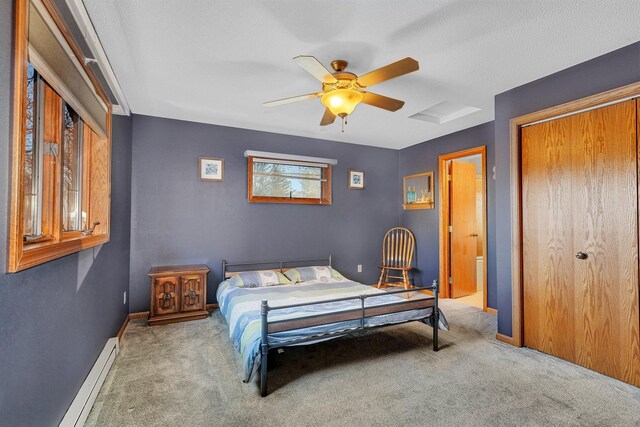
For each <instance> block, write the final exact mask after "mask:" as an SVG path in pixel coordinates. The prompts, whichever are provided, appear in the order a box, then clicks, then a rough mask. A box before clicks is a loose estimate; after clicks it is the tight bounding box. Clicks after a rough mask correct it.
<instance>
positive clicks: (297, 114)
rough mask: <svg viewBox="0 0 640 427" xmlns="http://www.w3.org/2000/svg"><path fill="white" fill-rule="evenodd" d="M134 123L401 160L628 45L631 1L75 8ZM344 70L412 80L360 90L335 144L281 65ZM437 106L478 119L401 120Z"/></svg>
mask: <svg viewBox="0 0 640 427" xmlns="http://www.w3.org/2000/svg"><path fill="white" fill-rule="evenodd" d="M84 3H85V5H86V7H87V10H88V12H89V16H90V17H91V20H92V21H93V23H94V25H95V28H96V31H97V33H98V35H99V37H100V40H101V42H102V44H103V46H104V49H105V51H106V53H107V56H108V57H109V61H110V62H111V65H112V67H113V69H114V70H115V74H116V76H117V78H118V81H119V82H120V84H121V86H122V88H123V90H124V94H125V96H126V98H127V100H128V102H129V104H130V106H131V109H132V111H133V112H134V113H137V114H146V115H152V116H159V117H170V118H176V119H183V120H189V121H195V122H204V123H214V124H219V125H225V126H233V127H239V128H247V129H256V130H262V131H270V132H278V133H283V134H291V135H300V136H307V137H314V138H321V139H329V140H336V141H345V142H350V143H356V144H365V145H372V146H378V147H389V148H403V147H407V146H409V145H413V144H417V143H419V142H422V141H426V140H429V139H433V138H436V137H438V136H441V135H446V134H449V133H452V132H455V131H458V130H461V129H465V128H468V127H471V126H474V125H477V124H481V123H484V122H487V121H490V120H493V115H494V108H493V100H494V95H496V94H498V93H501V92H504V91H506V90H508V89H511V88H513V87H516V86H519V85H522V84H524V83H527V82H530V81H532V80H535V79H537V78H540V77H543V76H546V75H548V74H551V73H554V72H556V71H559V70H562V69H565V68H567V67H569V66H572V65H575V64H578V63H580V62H583V61H586V60H588V59H591V58H594V57H596V56H599V55H601V54H604V53H607V52H610V51H612V50H615V49H617V48H620V47H623V46H626V45H628V44H631V43H633V42H636V41H638V40H640V24H639V22H640V19H639V18H640V1H638V0H606V1H603V0H546V1H543V0H539V1H534V0H528V1H524V0H521V1H520V0H511V1H509V0H502V1H479V0H478V1H472V0H438V1H425V0H418V1H416V0H414V1H406V0H402V1H376V0H359V1H344V0H341V1H299V0H278V1H259V0H252V1H240V0H238V1H212V0H190V1H184V0H162V1H156V0H135V1H133V0H84ZM297 55H314V56H316V57H317V58H318V59H319V60H320V61H321V62H322V63H323V64H325V66H327V67H329V63H330V62H331V60H333V59H337V58H340V59H346V60H347V61H349V63H350V65H349V68H348V71H351V72H353V73H355V74H358V75H362V74H364V73H366V72H368V71H371V70H373V69H376V68H379V67H381V66H383V65H386V64H388V63H390V62H393V61H396V60H398V59H402V58H404V57H406V56H411V57H413V58H415V59H417V60H418V61H419V62H420V70H419V71H417V72H415V73H412V74H409V75H406V76H403V77H399V78H397V79H394V80H390V81H387V82H384V83H381V84H380V85H377V86H374V87H371V88H369V90H370V91H371V92H376V93H379V94H382V95H386V96H390V97H393V98H398V99H402V100H404V101H406V104H405V106H404V107H403V108H402V109H401V110H399V111H397V112H395V113H391V112H387V111H383V110H379V109H377V108H373V107H370V106H368V105H360V106H358V107H357V108H356V110H355V111H354V112H353V114H352V115H351V116H349V119H348V125H347V126H346V128H345V132H344V133H341V132H340V124H339V120H336V123H335V124H334V125H333V126H326V127H320V126H319V122H320V119H321V117H322V114H323V112H324V107H323V106H322V105H321V104H320V100H319V99H318V100H311V101H305V102H301V103H297V104H290V105H286V106H282V107H276V108H271V109H266V108H264V107H262V102H264V101H270V100H274V99H279V98H285V97H289V96H295V95H302V94H306V93H310V92H316V91H319V90H320V89H321V85H320V83H319V82H318V81H317V80H315V79H314V78H313V77H312V76H311V75H309V74H307V73H306V72H305V71H304V70H302V69H301V68H299V67H298V66H297V65H296V64H294V63H293V61H291V58H293V57H294V56H297ZM443 101H450V102H455V103H459V104H465V105H469V106H473V107H478V108H481V111H479V112H476V113H473V114H471V115H469V116H466V117H463V118H461V119H457V120H454V121H452V122H448V123H445V124H435V123H428V122H424V121H419V120H413V119H409V118H408V117H409V116H411V115H412V114H414V113H417V112H418V111H421V110H424V109H425V108H428V107H431V106H433V105H435V104H438V103H440V102H443Z"/></svg>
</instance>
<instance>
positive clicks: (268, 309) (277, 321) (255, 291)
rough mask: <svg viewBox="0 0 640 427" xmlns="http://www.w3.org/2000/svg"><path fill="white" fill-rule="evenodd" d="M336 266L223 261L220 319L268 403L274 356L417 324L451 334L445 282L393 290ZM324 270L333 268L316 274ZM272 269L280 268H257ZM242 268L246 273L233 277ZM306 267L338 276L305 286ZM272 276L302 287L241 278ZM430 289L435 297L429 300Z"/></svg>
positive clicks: (310, 280)
mask: <svg viewBox="0 0 640 427" xmlns="http://www.w3.org/2000/svg"><path fill="white" fill-rule="evenodd" d="M331 261H332V259H331V256H329V257H327V258H320V259H306V260H289V261H276V262H271V261H268V262H251V263H246V262H242V263H229V262H227V261H223V262H222V272H223V277H224V279H225V280H224V281H223V282H222V283H220V285H219V286H218V290H217V294H216V295H217V300H218V304H219V306H220V312H221V313H222V314H223V316H224V317H225V319H226V321H227V323H228V325H229V336H230V338H231V341H232V343H233V345H234V347H235V348H236V349H237V350H238V351H239V352H240V355H241V358H242V362H243V368H244V382H250V381H251V379H252V378H253V377H254V376H255V375H256V373H257V372H258V370H259V371H260V394H261V395H262V396H263V397H264V396H266V395H267V356H268V352H269V350H271V349H277V348H282V347H287V346H294V345H308V344H312V343H317V342H320V341H324V340H328V339H333V338H337V337H340V336H345V335H349V334H354V333H357V332H360V331H363V330H367V329H371V328H375V327H381V326H388V325H395V324H400V323H406V322H412V321H421V322H423V323H425V324H428V325H430V326H432V327H433V325H439V327H440V329H446V330H448V329H449V327H448V324H447V321H446V318H445V317H444V315H443V314H442V312H441V311H440V310H439V308H438V297H437V294H438V283H437V281H435V280H434V283H433V285H432V286H430V287H416V288H413V289H410V290H405V289H401V290H394V291H385V290H381V289H377V288H375V287H373V286H368V285H363V284H361V283H358V282H354V281H351V280H349V279H347V278H345V277H343V276H342V275H340V274H339V273H337V272H336V271H335V270H333V268H332V267H331ZM321 264H324V265H325V266H327V267H308V266H309V265H321ZM266 265H271V266H277V268H272V269H270V270H264V269H256V268H255V267H259V266H261V267H262V268H264V266H266ZM304 265H306V266H307V267H304ZM301 266H302V267H301ZM250 267H253V268H254V269H252V268H250ZM239 268H240V269H241V271H233V270H237V269H239ZM305 268H307V269H308V268H313V269H316V270H317V271H325V270H321V269H323V268H328V269H329V270H327V271H330V273H331V274H330V276H329V275H325V276H322V274H324V273H322V274H321V275H320V276H321V277H315V276H311V277H304V278H302V279H304V280H301V278H300V275H299V274H298V271H306V270H304V269H305ZM316 270H314V271H316ZM265 271H267V272H271V271H272V272H274V273H275V274H277V273H284V274H289V273H295V274H297V277H296V279H298V281H297V282H295V283H293V284H278V285H277V286H275V285H266V286H247V283H242V282H241V280H242V279H240V278H239V277H235V278H234V276H235V275H238V274H241V275H243V276H242V277H245V281H246V277H253V276H246V274H247V273H248V272H254V274H255V273H257V272H262V273H260V274H269V273H264V272H265ZM304 274H307V273H304ZM235 279H238V280H235ZM239 283H241V285H239ZM425 290H429V291H431V292H432V293H433V295H434V296H431V295H427V294H426V293H424V291H425ZM433 350H434V351H438V328H433Z"/></svg>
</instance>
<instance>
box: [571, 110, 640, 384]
mask: <svg viewBox="0 0 640 427" xmlns="http://www.w3.org/2000/svg"><path fill="white" fill-rule="evenodd" d="M572 146H573V147H574V149H573V153H572V166H573V173H572V175H573V198H572V205H573V218H574V222H575V224H574V252H578V251H580V252H584V253H585V254H586V255H587V259H585V260H578V259H577V258H576V259H575V262H574V274H575V279H576V280H575V324H576V326H577V327H576V330H575V349H576V353H575V362H576V363H578V364H580V365H582V366H585V367H588V368H590V369H593V370H596V371H598V372H601V373H603V374H606V375H610V376H612V377H615V378H618V379H621V380H624V381H627V382H631V383H635V384H637V385H640V359H639V358H640V351H639V345H638V340H639V338H640V337H639V333H640V332H639V329H638V326H639V325H640V318H639V317H638V170H637V158H638V148H637V132H636V101H635V100H631V101H627V102H624V103H620V104H616V105H611V106H609V107H604V108H600V109H597V110H593V111H589V112H586V113H582V114H579V115H576V116H573V117H572Z"/></svg>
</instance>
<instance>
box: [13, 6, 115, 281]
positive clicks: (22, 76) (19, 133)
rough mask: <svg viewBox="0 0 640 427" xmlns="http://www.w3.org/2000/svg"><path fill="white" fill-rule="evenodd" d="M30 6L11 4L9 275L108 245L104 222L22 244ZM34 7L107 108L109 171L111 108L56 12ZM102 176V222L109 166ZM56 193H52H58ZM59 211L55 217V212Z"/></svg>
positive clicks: (57, 205) (57, 206)
mask: <svg viewBox="0 0 640 427" xmlns="http://www.w3.org/2000/svg"><path fill="white" fill-rule="evenodd" d="M30 1H31V0H16V1H15V15H14V46H13V58H14V61H13V105H12V109H13V120H12V123H11V129H12V157H11V181H10V182H11V202H10V224H9V251H8V260H7V271H8V272H10V273H13V272H17V271H21V270H25V269H27V268H30V267H34V266H36V265H39V264H42V263H44V262H47V261H51V260H53V259H57V258H60V257H63V256H65V255H69V254H72V253H75V252H78V251H81V250H84V249H89V248H91V247H94V246H98V245H101V244H104V243H106V242H108V241H109V240H110V227H109V223H110V218H105V219H104V221H103V224H101V227H102V226H103V225H104V228H103V230H104V231H105V232H104V233H102V234H97V235H89V236H83V235H82V234H81V233H69V235H66V233H65V235H61V233H59V232H58V230H54V233H53V238H51V239H45V238H43V239H35V240H34V241H31V242H28V244H25V243H24V242H23V237H24V236H23V227H24V211H23V209H24V190H25V189H24V174H25V151H26V150H25V146H24V138H25V134H26V103H27V99H26V98H27V93H26V92H27V90H26V80H27V63H28V60H29V49H28V47H29V42H28V34H29V32H28V27H29V3H30ZM34 1H37V2H40V3H41V4H42V5H43V6H44V8H45V9H46V11H47V12H48V14H49V15H50V17H51V18H52V20H53V22H54V23H55V25H56V27H57V29H58V30H59V32H60V33H61V34H62V36H63V38H64V41H65V42H66V43H67V45H68V46H69V47H70V49H71V51H72V52H73V54H74V56H75V58H73V59H72V60H75V61H77V62H78V63H79V64H81V67H82V68H83V70H84V72H85V74H86V76H87V77H88V78H89V79H90V80H91V82H92V83H93V87H94V89H95V91H96V93H97V94H98V96H99V97H100V99H102V101H103V102H104V103H105V105H106V106H107V113H106V114H107V117H106V132H107V136H106V143H107V144H108V151H107V160H106V161H107V162H108V163H107V164H108V165H111V103H110V102H109V100H108V98H107V96H106V94H105V92H104V90H103V89H102V87H101V86H100V85H99V84H98V81H97V78H96V77H95V75H94V73H93V71H92V70H91V68H89V67H88V66H87V65H86V64H85V63H84V55H83V54H82V50H81V49H80V47H79V45H78V44H77V42H76V41H75V40H74V38H73V36H72V35H71V32H70V31H69V30H68V29H67V27H66V25H65V23H64V20H63V18H62V16H61V15H60V12H59V11H58V9H57V8H56V6H55V5H54V4H53V2H52V0H34ZM108 169H109V170H108V171H107V174H108V176H107V185H108V187H107V189H106V211H107V213H108V214H107V216H109V213H110V211H111V206H110V205H111V203H110V199H111V197H110V194H111V176H110V175H111V174H110V172H111V171H110V169H111V167H110V166H109V168H108ZM59 191H60V189H56V192H59ZM54 199H55V203H54V210H55V211H54V213H53V215H54V217H57V218H58V219H57V220H56V219H55V218H54V223H55V224H58V222H59V221H60V220H61V218H59V217H60V216H61V214H62V212H61V208H62V206H61V205H60V203H59V201H60V196H59V195H56V196H54ZM57 210H60V212H57Z"/></svg>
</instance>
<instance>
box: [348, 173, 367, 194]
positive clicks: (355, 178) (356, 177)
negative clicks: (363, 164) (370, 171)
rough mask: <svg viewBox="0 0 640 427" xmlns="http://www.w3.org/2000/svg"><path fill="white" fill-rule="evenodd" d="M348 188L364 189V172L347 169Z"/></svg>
mask: <svg viewBox="0 0 640 427" xmlns="http://www.w3.org/2000/svg"><path fill="white" fill-rule="evenodd" d="M349 189H350V190H362V189H364V172H363V171H357V170H355V169H349Z"/></svg>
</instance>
